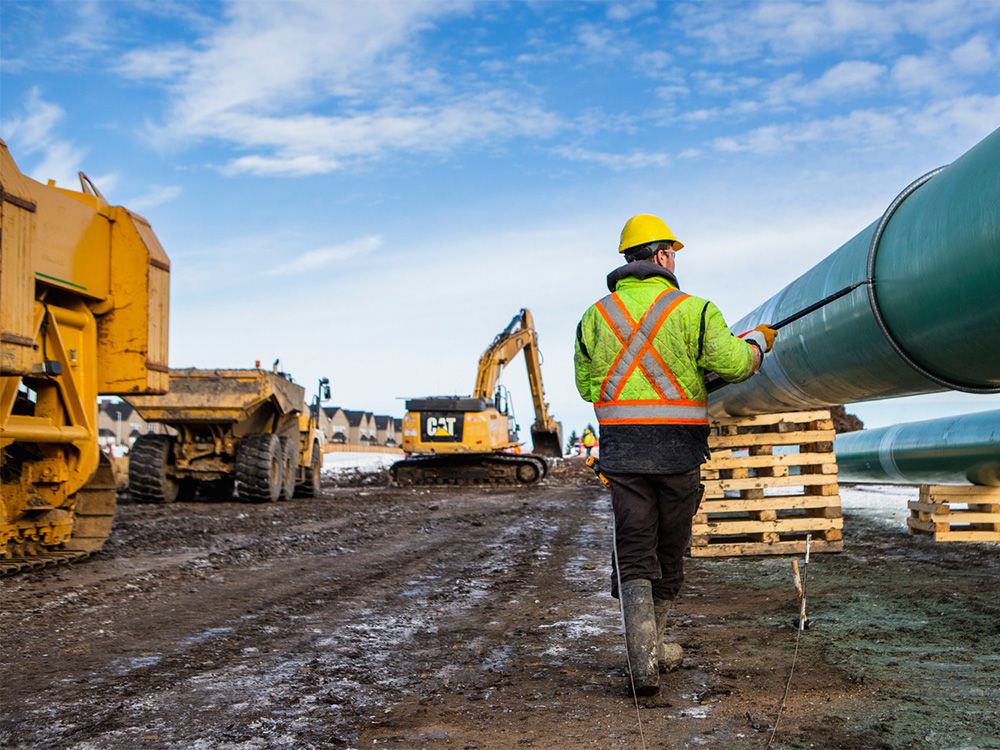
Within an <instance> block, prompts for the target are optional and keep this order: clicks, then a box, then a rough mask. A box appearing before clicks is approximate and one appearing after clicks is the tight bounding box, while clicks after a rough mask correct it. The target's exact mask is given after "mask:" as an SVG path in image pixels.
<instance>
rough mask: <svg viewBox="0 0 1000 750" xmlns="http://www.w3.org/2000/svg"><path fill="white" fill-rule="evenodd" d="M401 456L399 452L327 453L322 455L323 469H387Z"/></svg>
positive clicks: (334, 470) (333, 470) (335, 470)
mask: <svg viewBox="0 0 1000 750" xmlns="http://www.w3.org/2000/svg"><path fill="white" fill-rule="evenodd" d="M402 458H403V456H402V454H400V453H353V452H351V451H345V452H339V451H338V452H334V453H327V454H325V455H324V456H323V471H332V472H337V471H345V470H357V471H379V470H380V469H388V468H389V467H390V466H392V464H394V463H396V462H397V461H399V460H400V459H402Z"/></svg>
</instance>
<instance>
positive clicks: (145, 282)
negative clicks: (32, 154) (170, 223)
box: [0, 141, 170, 573]
mask: <svg viewBox="0 0 1000 750" xmlns="http://www.w3.org/2000/svg"><path fill="white" fill-rule="evenodd" d="M80 183H81V187H82V192H77V191H75V190H66V189H64V188H60V187H56V186H55V183H54V182H52V181H50V182H49V184H48V185H44V184H42V183H40V182H36V181H35V180H33V179H31V178H29V177H27V176H25V175H23V174H22V173H21V171H20V170H19V169H18V167H17V165H16V164H15V162H14V159H13V158H12V157H11V155H10V152H9V151H8V149H7V145H6V144H5V143H3V141H0V573H4V572H6V573H10V572H17V571H18V570H24V569H30V568H35V567H40V566H43V565H47V564H51V563H55V562H63V561H71V560H74V559H79V558H82V557H86V556H87V555H89V554H91V553H92V552H95V551H97V550H99V549H100V548H101V546H102V545H103V544H104V540H105V539H106V538H107V536H108V534H109V533H110V531H111V521H112V517H113V515H114V512H115V486H114V480H113V478H112V476H111V469H110V465H109V464H108V462H107V460H106V459H105V458H104V457H103V456H102V455H101V452H100V449H99V447H98V430H97V397H98V396H99V395H125V394H139V393H163V392H165V391H166V390H167V372H168V370H167V320H168V312H169V311H168V299H169V278H170V264H169V261H168V259H167V255H166V253H165V252H164V251H163V248H162V247H161V246H160V243H159V241H158V240H157V238H156V235H155V234H154V233H153V230H152V228H151V227H150V226H149V223H148V222H147V221H146V220H145V219H143V218H142V217H141V216H139V215H138V214H135V213H132V212H131V211H129V210H128V209H126V208H122V207H121V206H111V205H109V204H108V202H107V200H105V199H104V196H102V195H101V193H100V192H99V191H98V190H97V189H96V188H95V187H94V186H93V184H92V183H91V182H90V180H88V179H87V178H86V176H85V175H83V173H81V174H80Z"/></svg>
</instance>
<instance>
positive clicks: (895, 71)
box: [892, 54, 953, 93]
mask: <svg viewBox="0 0 1000 750" xmlns="http://www.w3.org/2000/svg"><path fill="white" fill-rule="evenodd" d="M892 80H893V82H894V83H895V84H896V85H897V86H899V87H900V89H902V90H903V91H904V92H914V91H929V92H933V93H945V92H947V91H948V90H949V89H951V88H952V86H953V84H952V82H951V76H949V74H948V70H947V65H946V63H945V61H942V60H941V59H940V58H939V56H937V55H935V54H927V55H903V56H902V57H901V58H899V60H897V61H896V64H895V65H893V66H892Z"/></svg>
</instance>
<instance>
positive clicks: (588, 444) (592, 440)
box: [581, 427, 597, 458]
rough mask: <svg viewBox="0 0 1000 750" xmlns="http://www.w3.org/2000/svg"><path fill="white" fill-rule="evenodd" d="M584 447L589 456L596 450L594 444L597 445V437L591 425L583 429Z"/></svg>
mask: <svg viewBox="0 0 1000 750" xmlns="http://www.w3.org/2000/svg"><path fill="white" fill-rule="evenodd" d="M581 442H582V443H583V449H584V451H586V453H587V458H590V454H591V452H592V451H593V450H594V446H595V445H597V438H596V437H595V436H594V431H593V430H591V429H590V428H589V427H588V428H586V429H585V430H584V431H583V440H581Z"/></svg>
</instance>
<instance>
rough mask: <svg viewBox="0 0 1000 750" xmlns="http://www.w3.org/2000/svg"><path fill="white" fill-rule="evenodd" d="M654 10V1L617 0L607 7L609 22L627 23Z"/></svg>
mask: <svg viewBox="0 0 1000 750" xmlns="http://www.w3.org/2000/svg"><path fill="white" fill-rule="evenodd" d="M653 10H656V0H627V1H626V0H618V1H617V2H613V3H611V4H610V5H609V6H608V10H607V14H606V15H607V17H608V19H609V20H611V21H628V20H630V19H632V18H635V17H636V16H640V15H642V14H644V13H649V12H650V11H653Z"/></svg>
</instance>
